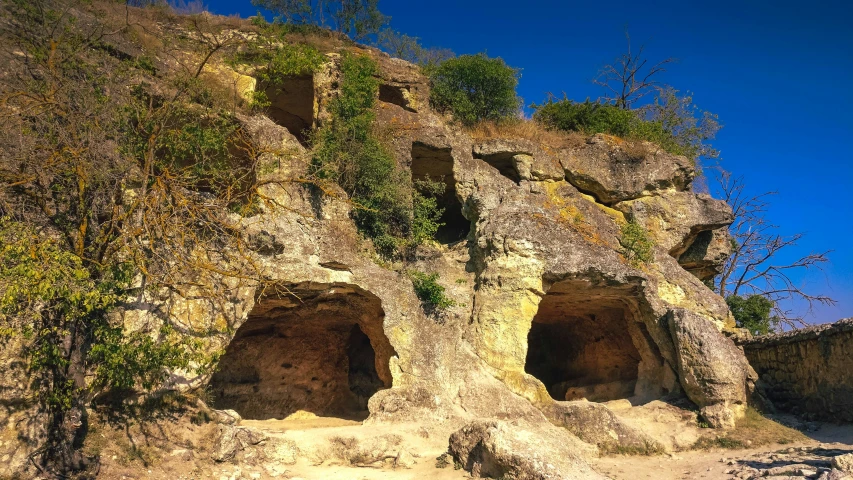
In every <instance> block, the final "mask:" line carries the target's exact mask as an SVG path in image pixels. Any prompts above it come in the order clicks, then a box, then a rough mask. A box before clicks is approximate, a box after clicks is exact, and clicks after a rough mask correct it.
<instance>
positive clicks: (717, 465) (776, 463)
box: [592, 424, 853, 480]
mask: <svg viewBox="0 0 853 480" xmlns="http://www.w3.org/2000/svg"><path fill="white" fill-rule="evenodd" d="M806 435H808V436H809V437H810V439H809V440H808V441H804V442H797V443H794V444H789V445H778V444H776V445H766V446H763V447H757V448H749V449H740V450H724V449H713V450H707V451H686V452H678V453H675V454H672V455H664V456H657V457H626V456H612V457H604V458H599V459H596V460H594V461H593V462H592V465H593V468H595V470H596V471H598V472H599V473H602V474H604V475H607V476H609V477H611V478H613V479H614V480H643V479H655V480H690V479H703V478H705V479H730V478H745V473H747V472H749V471H751V470H750V469H767V468H777V467H784V466H786V465H790V466H795V465H800V464H806V465H810V466H814V467H815V468H819V467H820V466H821V465H827V464H828V462H829V460H830V458H831V457H832V456H834V455H838V454H841V453H851V452H853V425H847V426H837V425H830V424H824V425H821V427H820V429H819V430H817V431H815V432H809V433H807V434H806Z"/></svg>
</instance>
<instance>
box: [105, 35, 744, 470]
mask: <svg viewBox="0 0 853 480" xmlns="http://www.w3.org/2000/svg"><path fill="white" fill-rule="evenodd" d="M335 48H336V49H344V48H349V49H351V50H353V51H356V52H357V53H359V54H363V55H369V56H371V57H373V58H374V59H375V60H376V61H377V62H378V64H379V66H380V72H381V73H380V75H381V78H380V82H381V86H380V88H379V97H378V100H379V102H378V104H377V108H376V114H377V120H378V123H379V125H380V126H381V127H382V128H385V129H388V131H390V132H391V134H390V135H388V136H387V137H388V138H389V142H390V147H391V149H392V151H393V152H394V155H395V158H396V161H397V163H398V165H399V166H400V168H402V169H405V170H406V171H407V172H410V174H411V176H412V178H413V179H415V180H417V179H420V178H424V177H426V176H429V177H430V178H432V179H439V180H440V181H442V182H444V184H445V193H444V195H443V196H441V197H440V202H441V203H442V205H441V206H442V207H444V208H445V209H446V212H445V216H444V218H443V219H442V220H443V221H444V222H445V223H446V225H445V227H443V229H442V230H440V231H439V235H438V238H437V242H435V243H434V244H431V245H427V246H422V247H420V248H419V249H418V251H417V253H416V258H415V259H414V260H413V262H412V264H411V265H410V267H415V268H418V269H419V270H422V271H427V272H436V273H438V274H439V275H440V277H439V278H440V280H439V281H440V283H441V285H442V286H443V287H444V288H445V289H446V291H447V294H448V296H449V297H450V298H451V299H452V300H453V301H454V302H455V304H456V305H455V306H453V307H451V308H449V309H447V310H446V311H445V312H443V313H441V314H440V315H438V314H430V313H427V312H425V311H424V309H423V308H422V305H421V302H420V301H419V300H418V298H417V297H416V295H415V293H414V291H413V289H412V284H411V282H410V280H409V278H408V277H407V276H406V274H405V273H404V272H403V271H401V270H400V269H399V268H389V267H388V266H387V265H385V264H384V263H383V262H380V261H377V260H376V256H375V254H374V253H372V247H371V245H370V244H369V242H368V241H366V240H365V239H364V238H362V237H360V235H359V233H358V232H357V230H356V226H355V225H354V223H353V221H352V219H351V217H350V213H351V208H352V207H351V205H350V204H349V203H347V202H346V201H345V198H342V197H343V195H342V193H341V192H336V193H337V195H323V194H319V193H318V192H316V191H315V190H312V189H311V188H309V187H306V186H304V185H302V184H299V183H292V184H290V185H289V186H288V187H279V186H270V187H265V188H266V191H264V194H265V195H266V196H267V197H269V198H271V199H274V200H275V201H276V202H278V204H280V205H283V206H285V207H286V209H284V210H282V209H278V210H275V211H274V212H273V211H272V210H269V209H268V208H267V207H266V206H263V207H261V211H260V212H259V213H258V214H255V215H253V216H249V217H246V218H244V219H242V223H243V225H244V228H245V229H246V230H247V231H248V232H250V233H251V236H252V238H253V243H252V248H253V249H254V251H255V253H256V255H257V257H258V259H259V260H258V261H259V265H260V266H261V268H262V270H263V272H264V275H265V276H266V277H267V278H270V279H272V280H273V281H274V282H276V284H277V288H274V289H269V288H268V289H265V290H263V291H262V290H259V289H257V288H256V287H254V286H253V285H250V284H248V285H242V284H241V285H235V288H234V289H233V290H232V292H233V294H232V295H231V296H230V297H229V298H223V299H221V300H222V303H223V304H225V305H227V306H228V308H227V312H228V313H227V314H223V313H222V311H221V310H216V311H214V310H213V309H212V308H211V307H210V305H208V304H207V302H204V301H199V300H192V299H187V298H179V297H170V298H160V299H147V300H148V301H149V302H155V303H158V304H159V305H160V308H161V309H164V310H166V311H167V312H168V314H169V315H170V316H171V317H172V319H173V320H174V322H175V323H176V324H177V325H186V326H188V327H190V326H191V327H193V328H194V329H196V330H199V329H202V330H203V329H207V330H209V331H211V332H213V333H211V336H210V337H209V338H208V339H207V340H206V341H207V343H208V345H209V347H210V349H211V351H214V350H220V351H223V352H224V355H223V357H222V359H221V361H220V366H219V369H218V370H217V371H216V373H214V374H213V375H212V376H201V377H198V376H190V375H186V374H185V373H182V372H175V374H174V376H173V378H172V379H171V381H170V383H169V385H168V388H175V389H190V388H196V387H200V386H209V387H210V390H211V392H212V394H213V406H214V407H215V408H218V409H231V410H234V411H236V412H237V414H239V415H240V416H242V417H243V418H247V419H251V418H255V419H265V418H284V417H286V416H288V415H290V414H291V413H293V412H297V411H300V410H302V411H308V412H312V413H316V414H319V415H342V416H343V415H345V416H358V415H362V418H363V416H365V415H368V414H369V417H367V420H366V421H367V422H368V423H375V424H382V423H387V422H397V421H418V422H424V423H429V422H442V421H448V420H450V419H454V420H456V421H463V422H464V423H467V425H466V426H465V427H463V428H461V429H460V430H459V431H458V432H457V433H455V434H454V435H453V436H452V437H451V439H450V451H451V453H452V454H453V455H454V456H455V457H456V459H457V460H458V461H459V462H460V463H461V464H462V465H463V466H464V467H465V468H467V469H470V470H472V471H475V472H479V474H482V475H487V474H488V475H492V476H500V475H503V474H512V475H515V476H513V477H511V478H543V479H544V478H595V477H594V474H593V473H590V472H587V470H585V469H586V467H585V466H584V463H583V458H584V456H587V455H592V454H594V453H595V452H596V451H597V449H598V448H602V449H616V450H618V449H620V448H626V449H632V448H641V447H643V446H645V447H648V446H649V445H651V444H653V443H654V440H653V439H651V438H648V437H646V436H645V434H643V433H642V432H638V431H636V430H635V429H634V428H632V427H629V426H627V425H624V424H623V423H622V422H621V421H620V420H619V419H618V418H617V417H616V416H614V415H613V414H612V412H610V410H609V409H608V407H607V406H606V405H605V404H604V403H598V402H607V401H612V400H620V399H627V400H629V401H630V402H631V403H632V404H634V405H640V404H643V403H645V402H649V401H652V400H657V399H661V398H664V397H667V398H677V397H685V396H686V398H687V399H689V400H690V401H691V402H692V403H693V404H695V406H696V407H697V408H698V409H699V410H700V414H701V416H702V417H703V418H704V419H705V421H707V422H708V423H710V424H711V425H713V426H715V427H720V428H729V427H732V426H733V425H734V422H735V420H737V419H738V418H739V416H741V415H742V414H743V411H744V409H745V406H746V403H747V399H748V397H749V395H750V393H751V391H752V388H753V382H754V380H755V378H756V377H755V373H754V372H753V370H752V368H751V367H750V366H749V364H748V363H747V362H746V361H745V359H744V356H743V353H742V352H741V351H740V350H739V349H738V348H737V347H735V345H734V344H733V343H732V341H731V340H729V339H728V338H727V337H726V336H725V335H724V334H723V332H724V331H725V330H726V329H731V328H733V319H732V317H731V314H730V313H729V310H728V308H727V306H726V304H725V302H724V301H723V300H722V299H721V298H720V297H718V296H717V295H715V294H714V293H713V292H712V291H711V290H709V289H708V288H707V287H706V286H705V285H704V284H703V283H702V280H703V279H706V278H708V277H709V276H710V275H713V273H714V272H715V271H716V268H717V267H718V266H719V264H720V262H721V261H723V260H724V259H725V257H726V255H727V253H728V250H727V248H728V246H729V245H728V240H727V236H726V234H725V228H726V226H727V225H728V224H729V223H730V222H731V221H732V214H731V211H730V210H729V209H728V208H727V207H726V205H725V204H724V203H723V202H720V201H716V200H713V199H711V198H710V197H708V196H706V195H701V194H695V193H693V192H692V191H691V189H690V186H691V181H692V179H693V177H694V176H695V168H694V165H693V163H692V162H691V161H690V160H688V159H686V158H684V157H678V156H674V155H671V154H668V153H666V152H663V151H661V150H660V149H658V148H656V147H655V146H653V145H644V146H643V152H644V154H643V155H642V156H640V157H638V156H637V155H636V152H629V151H628V149H627V148H626V143H625V141H623V140H621V139H617V138H614V137H609V136H605V135H596V136H593V137H591V138H588V139H585V141H583V142H582V143H581V144H580V145H573V146H568V145H567V146H563V147H559V148H558V147H554V146H552V145H544V144H539V143H537V142H535V141H532V140H529V139H520V138H488V139H475V138H472V137H471V136H470V135H469V134H468V133H466V132H465V131H463V130H461V129H460V128H458V127H457V126H454V125H453V124H452V123H451V122H450V121H449V120H448V119H447V118H445V117H443V116H442V115H439V114H438V113H436V112H434V111H432V110H431V109H430V107H429V102H428V95H429V86H428V82H427V80H426V79H425V78H424V77H423V75H422V74H421V73H420V71H419V69H418V68H417V67H416V66H414V65H411V64H408V63H406V62H404V61H401V60H398V59H392V58H389V57H387V56H386V55H384V54H381V53H380V52H378V51H375V50H371V49H360V48H357V47H343V46H336V47H335ZM327 59H328V60H327V64H326V65H325V66H324V68H323V69H322V70H321V72H320V73H318V74H316V75H315V76H314V77H310V76H309V77H300V78H293V79H291V80H288V81H289V82H291V84H288V85H286V86H285V85H282V86H278V87H286V88H277V89H276V90H275V91H276V92H277V93H276V96H275V98H272V99H271V103H272V107H271V109H270V112H269V115H268V116H264V115H260V114H258V115H255V116H251V117H240V122H241V123H242V128H243V129H244V130H245V132H246V133H247V134H248V136H249V137H250V138H251V140H252V142H254V144H255V145H256V146H258V147H259V148H263V149H265V150H266V151H269V152H277V153H275V154H274V153H267V154H265V159H264V161H265V164H266V165H267V166H268V167H270V168H265V169H263V171H264V173H263V174H264V175H271V176H272V175H285V176H288V177H291V178H295V177H298V176H299V175H300V174H303V173H305V172H306V169H307V167H308V165H307V161H306V146H305V138H304V137H303V136H302V134H301V132H302V131H303V129H304V128H305V127H310V126H316V125H319V124H322V122H324V121H327V120H328V117H329V113H328V111H327V108H328V100H329V99H330V98H332V97H334V95H336V91H335V88H336V86H337V82H336V81H335V78H336V77H337V76H338V75H339V73H338V72H339V70H338V69H339V62H340V56H339V55H338V54H337V53H335V52H330V53H329V54H328V55H327ZM218 68H221V69H224V70H227V69H228V68H229V67H227V66H225V65H221V66H219V67H218ZM230 75H232V76H237V77H240V76H241V75H242V74H240V73H235V72H232V73H231V74H230ZM242 78H245V76H243V77H242ZM235 84H236V85H238V87H239V88H237V92H236V93H237V94H243V95H245V94H247V91H248V90H250V89H251V88H254V87H253V85H254V82H251V81H243V82H237V83H235ZM241 89H242V90H241ZM282 152H284V153H282ZM628 219H633V220H634V221H636V222H638V223H639V224H641V225H642V226H643V227H644V228H645V229H646V230H647V231H648V232H649V235H650V236H651V237H652V238H653V239H654V240H655V242H656V246H655V248H654V260H653V261H652V262H650V263H648V264H646V265H640V266H634V265H632V264H631V263H630V262H629V261H627V260H626V258H625V256H624V255H623V247H622V246H621V244H620V235H621V227H622V225H624V223H625V222H626V220H628ZM150 311H151V307H150V304H146V305H142V304H139V305H136V306H134V305H129V306H128V307H127V308H126V309H125V310H124V311H123V313H122V314H123V315H124V319H125V324H126V325H128V326H129V328H132V327H133V325H141V324H143V323H144V322H149V321H156V320H155V319H153V317H152V316H151V315H150ZM217 332H218V333H217ZM589 402H592V403H589ZM468 422H473V423H468ZM235 435H236V434H235ZM235 438H237V437H235ZM253 441H254V440H253ZM232 443H233V442H232ZM249 443H251V442H249ZM226 450H227V451H226V452H225V453H223V455H225V456H228V455H231V456H233V451H232V450H233V449H232V448H231V447H228V448H227V449H226ZM546 457H547V458H546ZM573 472H574V473H573ZM584 472H587V473H584ZM508 478H509V477H508Z"/></svg>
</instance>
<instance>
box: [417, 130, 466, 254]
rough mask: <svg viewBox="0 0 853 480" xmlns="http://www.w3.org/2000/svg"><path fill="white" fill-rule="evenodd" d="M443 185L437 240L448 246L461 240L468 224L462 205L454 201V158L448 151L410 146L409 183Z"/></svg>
mask: <svg viewBox="0 0 853 480" xmlns="http://www.w3.org/2000/svg"><path fill="white" fill-rule="evenodd" d="M427 179H429V180H430V181H433V182H442V183H443V184H444V191H443V192H441V193H440V194H439V195H438V198H437V200H438V206H439V207H441V208H443V209H444V213H443V214H442V216H441V222H442V223H444V225H443V226H442V227H441V228H439V229H438V232H437V233H436V240H437V241H438V242H439V243H443V244H449V243H455V242H458V241H460V240H464V239H465V238H466V237H467V236H468V231H469V230H470V229H471V222H469V221H468V219H466V218H465V217H464V216H463V215H462V203H460V202H459V199H458V198H457V197H456V179H455V178H454V177H453V155H452V154H451V149H450V148H436V147H432V146H430V145H426V144H423V143H419V142H415V143H413V144H412V182H413V183H414V184H415V187H416V188H417V182H418V181H421V180H427Z"/></svg>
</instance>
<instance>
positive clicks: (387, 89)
mask: <svg viewBox="0 0 853 480" xmlns="http://www.w3.org/2000/svg"><path fill="white" fill-rule="evenodd" d="M379 101H381V102H385V103H391V104H394V105H397V106H398V107H402V108H403V109H405V110H408V111H410V112H414V111H415V109H414V108H412V105H411V104H410V103H409V89H408V87H398V86H395V85H387V84H384V83H383V84H381V85H379Z"/></svg>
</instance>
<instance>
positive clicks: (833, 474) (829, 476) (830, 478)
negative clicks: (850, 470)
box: [817, 468, 850, 480]
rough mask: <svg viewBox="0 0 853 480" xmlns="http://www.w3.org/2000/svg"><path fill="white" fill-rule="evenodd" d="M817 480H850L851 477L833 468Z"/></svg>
mask: <svg viewBox="0 0 853 480" xmlns="http://www.w3.org/2000/svg"><path fill="white" fill-rule="evenodd" d="M817 480H850V475H847V474H846V473H844V472H842V471H841V470H837V469H834V468H833V469H832V470H830V471H828V472H823V473H822V474H821V475H820V476H819V477H817Z"/></svg>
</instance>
